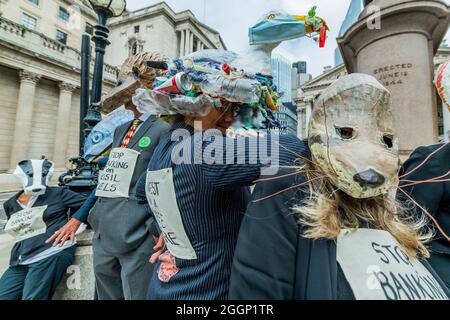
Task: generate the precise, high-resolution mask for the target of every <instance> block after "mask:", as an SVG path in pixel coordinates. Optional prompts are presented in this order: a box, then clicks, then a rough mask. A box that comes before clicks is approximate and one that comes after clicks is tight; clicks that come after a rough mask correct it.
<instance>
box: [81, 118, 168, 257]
mask: <svg viewBox="0 0 450 320" xmlns="http://www.w3.org/2000/svg"><path fill="white" fill-rule="evenodd" d="M131 123H132V121H130V122H128V123H125V124H124V125H122V126H120V127H118V128H117V129H116V131H115V132H114V140H113V146H112V147H113V148H117V147H119V146H120V144H121V142H122V140H123V138H124V137H125V135H126V134H127V132H128V130H129V128H130V126H131ZM168 129H169V125H168V124H167V123H165V122H163V121H161V120H159V119H158V118H157V117H156V116H150V117H149V118H148V119H147V120H146V121H145V122H144V123H142V124H141V127H139V128H138V130H137V131H136V133H135V135H134V136H133V138H132V139H131V141H130V142H129V144H128V146H127V148H130V149H133V150H136V151H139V152H140V155H139V157H138V159H137V162H136V166H135V169H134V173H133V177H132V179H131V184H130V190H129V196H130V197H129V198H103V197H99V198H98V200H97V202H96V203H95V205H94V207H93V208H92V210H91V212H90V214H89V217H88V221H89V224H90V225H91V226H92V228H93V229H94V238H100V239H101V242H102V245H103V248H104V249H105V250H106V251H108V252H111V253H115V254H123V253H126V252H129V251H131V250H133V249H135V248H137V247H138V246H139V245H140V244H141V243H142V242H143V241H144V240H145V239H147V237H148V233H149V227H150V224H151V221H152V219H153V218H152V216H151V215H150V214H149V213H148V212H147V211H146V210H145V209H144V208H143V206H142V205H140V204H138V201H137V200H136V197H135V186H136V182H137V180H138V179H139V177H140V176H141V174H142V173H143V172H145V171H146V170H147V165H148V162H149V161H150V158H151V157H152V155H153V151H154V149H155V147H156V145H157V144H158V142H159V139H160V137H161V135H163V134H164V133H165V132H167V131H168ZM144 136H146V137H149V138H150V139H151V144H150V145H149V146H148V147H145V148H142V147H140V146H139V143H138V142H139V140H140V139H141V138H142V137H144Z"/></svg>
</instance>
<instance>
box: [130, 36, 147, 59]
mask: <svg viewBox="0 0 450 320" xmlns="http://www.w3.org/2000/svg"><path fill="white" fill-rule="evenodd" d="M142 51H144V44H143V42H142V41H139V40H137V39H135V38H133V39H130V40H129V41H128V55H129V56H133V55H135V54H138V53H141V52H142Z"/></svg>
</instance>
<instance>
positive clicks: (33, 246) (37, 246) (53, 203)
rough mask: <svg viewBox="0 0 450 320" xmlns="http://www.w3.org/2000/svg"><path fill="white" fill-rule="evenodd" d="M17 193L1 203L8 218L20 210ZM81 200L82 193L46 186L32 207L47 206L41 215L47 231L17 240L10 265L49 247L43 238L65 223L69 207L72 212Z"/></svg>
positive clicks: (79, 205) (46, 237) (78, 206)
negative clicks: (43, 192)
mask: <svg viewBox="0 0 450 320" xmlns="http://www.w3.org/2000/svg"><path fill="white" fill-rule="evenodd" d="M19 194H20V192H19V193H17V194H15V195H14V196H13V197H12V198H10V199H8V200H7V201H6V202H5V203H4V204H3V207H4V209H5V212H6V216H7V217H8V219H9V218H10V217H11V216H12V215H14V214H15V213H17V212H19V211H21V210H22V207H21V206H20V205H19V204H18V203H17V201H16V200H17V197H18V196H19ZM83 202H84V197H83V196H82V195H80V194H78V193H75V192H73V191H71V190H69V189H67V188H61V187H48V188H47V190H46V191H45V194H43V195H41V196H39V197H38V198H37V200H36V202H35V203H34V205H33V207H40V206H44V205H47V206H48V207H47V210H45V212H44V215H43V219H44V222H45V225H46V226H47V231H46V232H45V233H43V234H40V235H37V236H34V237H32V238H29V239H25V240H23V241H19V242H17V243H16V244H15V245H14V247H13V248H12V251H11V258H10V265H11V266H15V265H18V264H19V263H20V262H21V261H25V260H27V259H29V258H31V257H33V256H34V255H36V254H38V253H40V252H42V251H44V250H46V249H48V248H50V247H51V246H52V244H51V243H50V244H46V243H45V240H47V239H48V238H49V237H51V236H52V235H53V233H54V232H55V231H56V230H59V229H60V228H61V227H62V226H64V225H65V224H66V222H67V220H68V215H67V214H68V211H69V209H70V210H71V213H72V214H73V213H74V212H75V211H76V210H78V208H80V207H81V205H82V204H83Z"/></svg>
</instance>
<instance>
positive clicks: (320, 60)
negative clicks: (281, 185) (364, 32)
mask: <svg viewBox="0 0 450 320" xmlns="http://www.w3.org/2000/svg"><path fill="white" fill-rule="evenodd" d="M158 2H161V1H158V0H127V3H128V5H127V8H128V10H137V9H140V8H143V7H146V6H149V5H152V4H155V3H158ZM165 2H166V3H167V4H168V5H169V6H170V7H171V8H172V9H173V10H174V11H175V12H178V11H182V10H186V9H189V10H191V11H192V12H193V13H194V15H195V16H196V17H197V19H198V20H200V21H201V22H203V23H205V24H207V25H209V26H211V27H212V28H214V29H216V30H217V31H219V32H220V34H221V36H222V38H223V39H224V42H225V44H226V46H227V48H228V49H229V50H233V51H242V50H243V49H244V48H245V47H246V45H247V43H248V37H247V30H248V28H249V27H250V26H252V25H254V24H255V22H256V21H257V20H258V19H259V18H260V17H261V16H262V15H264V14H265V13H267V12H268V11H269V10H271V9H283V10H284V11H286V12H288V13H290V14H297V15H303V14H306V13H307V12H308V10H309V9H310V8H311V7H312V6H314V5H317V7H318V9H317V14H318V15H319V16H321V17H323V18H324V19H325V20H326V21H327V23H328V24H329V26H330V28H331V32H330V34H329V37H328V39H327V44H326V47H325V48H323V49H320V48H319V47H318V46H317V44H316V43H315V42H314V41H313V40H312V39H309V38H303V39H296V40H291V41H285V42H283V43H282V44H281V45H280V46H279V47H278V48H277V49H276V50H277V51H278V52H280V53H282V54H283V55H284V56H286V57H288V58H289V59H291V60H292V61H295V60H305V61H307V62H308V72H309V73H311V74H313V76H317V75H319V74H320V73H322V71H323V67H324V66H327V65H334V49H335V48H336V46H337V44H336V40H335V38H336V36H337V34H338V32H339V28H340V26H341V24H342V21H343V20H344V18H345V14H346V13H347V9H348V6H349V4H350V0H166V1H165ZM445 2H447V3H450V0H445ZM449 35H450V33H447V39H448V42H450V37H449Z"/></svg>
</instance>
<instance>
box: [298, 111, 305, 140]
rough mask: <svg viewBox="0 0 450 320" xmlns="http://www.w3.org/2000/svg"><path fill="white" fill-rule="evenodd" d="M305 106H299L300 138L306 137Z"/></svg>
mask: <svg viewBox="0 0 450 320" xmlns="http://www.w3.org/2000/svg"><path fill="white" fill-rule="evenodd" d="M304 129H305V108H304V107H303V106H298V107H297V136H298V137H299V138H300V139H304V138H305V130H304Z"/></svg>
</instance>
